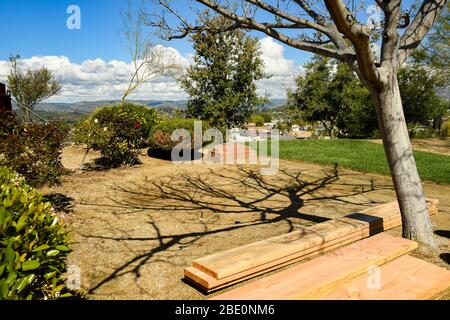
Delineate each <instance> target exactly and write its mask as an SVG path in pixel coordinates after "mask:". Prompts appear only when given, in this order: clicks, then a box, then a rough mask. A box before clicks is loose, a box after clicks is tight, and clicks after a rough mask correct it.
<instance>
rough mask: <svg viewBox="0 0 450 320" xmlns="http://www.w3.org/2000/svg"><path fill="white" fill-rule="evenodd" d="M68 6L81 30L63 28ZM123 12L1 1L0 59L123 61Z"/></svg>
mask: <svg viewBox="0 0 450 320" xmlns="http://www.w3.org/2000/svg"><path fill="white" fill-rule="evenodd" d="M134 2H135V3H138V1H134ZM174 3H175V4H176V3H177V2H176V1H174ZM179 3H180V2H179ZM69 5H78V6H79V7H80V9H81V21H82V24H81V30H69V29H67V28H66V20H67V18H68V17H69V14H67V13H66V9H67V7H68V6H69ZM126 8H127V1H126V0H2V1H1V2H0V21H2V23H1V24H2V25H3V27H2V28H1V29H0V39H2V41H1V47H0V49H1V50H0V60H6V59H8V57H9V56H10V55H11V54H20V55H21V56H23V57H25V58H26V57H31V56H35V55H64V56H67V57H69V58H70V59H71V61H73V62H77V63H80V62H82V61H84V60H86V59H93V58H97V57H98V58H102V59H104V60H112V59H119V60H125V61H126V60H129V57H128V55H127V52H126V50H125V48H124V44H123V42H122V40H121V35H120V30H121V16H120V11H123V10H124V9H126ZM169 45H170V46H172V47H174V48H176V49H178V50H179V51H180V52H182V53H189V52H192V49H191V46H190V44H189V43H188V42H187V41H185V40H176V41H172V42H170V43H169ZM285 55H286V57H287V58H289V59H294V60H295V61H296V62H298V63H302V62H304V61H305V59H306V58H307V57H309V55H308V54H307V53H304V52H300V51H298V50H296V49H293V48H286V51H285Z"/></svg>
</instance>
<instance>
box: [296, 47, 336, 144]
mask: <svg viewBox="0 0 450 320" xmlns="http://www.w3.org/2000/svg"><path fill="white" fill-rule="evenodd" d="M305 68H306V72H305V74H304V75H299V76H298V77H297V78H296V79H295V81H296V85H297V88H296V89H295V91H288V104H289V106H290V107H291V108H293V109H298V110H299V111H300V112H301V115H302V117H303V119H305V120H306V121H308V122H316V121H318V122H320V123H321V124H322V125H323V126H324V127H325V129H326V131H327V132H328V134H329V136H330V137H334V132H335V129H336V123H337V117H338V114H339V106H334V105H332V104H331V101H330V99H329V98H330V95H329V92H328V90H329V83H330V82H331V79H332V66H331V64H330V60H329V59H328V58H324V57H321V56H314V57H313V58H312V61H311V62H309V63H307V64H306V66H305Z"/></svg>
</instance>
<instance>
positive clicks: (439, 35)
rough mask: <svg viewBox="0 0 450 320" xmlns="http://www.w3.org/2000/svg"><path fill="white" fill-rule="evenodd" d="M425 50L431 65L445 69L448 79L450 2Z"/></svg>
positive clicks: (430, 35)
mask: <svg viewBox="0 0 450 320" xmlns="http://www.w3.org/2000/svg"><path fill="white" fill-rule="evenodd" d="M424 48H425V50H426V51H427V57H428V61H429V62H430V64H431V65H432V66H434V67H437V68H443V69H444V72H446V74H447V76H446V77H447V79H448V76H449V74H448V73H449V70H448V66H449V63H450V2H447V4H446V6H445V8H444V9H443V11H442V13H441V14H440V15H439V16H438V17H437V19H436V21H435V22H434V24H433V27H432V29H431V31H430V33H429V36H428V38H427V41H426V44H425V45H424Z"/></svg>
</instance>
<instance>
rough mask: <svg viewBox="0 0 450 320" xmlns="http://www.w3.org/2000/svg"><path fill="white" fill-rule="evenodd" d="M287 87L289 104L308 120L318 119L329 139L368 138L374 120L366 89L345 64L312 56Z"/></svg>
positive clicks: (314, 120) (372, 129) (374, 123)
mask: <svg viewBox="0 0 450 320" xmlns="http://www.w3.org/2000/svg"><path fill="white" fill-rule="evenodd" d="M296 85H297V87H296V88H295V90H288V105H289V107H290V108H291V109H294V110H297V111H299V114H300V116H301V117H302V118H303V120H305V121H307V122H319V123H321V124H322V126H323V127H324V128H325V130H326V132H327V134H328V136H329V137H330V138H332V139H333V138H335V137H336V136H337V135H340V136H346V137H367V136H370V134H371V133H372V132H373V131H374V129H375V128H376V124H377V120H376V115H375V111H374V109H373V105H372V103H371V101H370V94H369V91H368V90H367V89H366V88H364V87H363V86H362V85H361V84H360V83H359V81H358V79H357V77H356V75H355V74H354V72H353V71H352V70H351V69H350V68H349V67H348V65H346V64H344V63H339V62H338V63H336V61H331V60H330V59H329V58H326V57H322V56H314V57H313V58H312V60H311V61H310V62H309V63H307V64H306V65H305V73H304V74H301V75H299V76H298V77H297V78H296Z"/></svg>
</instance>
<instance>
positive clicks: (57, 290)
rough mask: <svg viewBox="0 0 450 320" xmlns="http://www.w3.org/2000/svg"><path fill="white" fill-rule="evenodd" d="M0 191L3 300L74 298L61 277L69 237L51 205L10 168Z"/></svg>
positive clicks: (1, 172) (1, 171) (1, 177)
mask: <svg viewBox="0 0 450 320" xmlns="http://www.w3.org/2000/svg"><path fill="white" fill-rule="evenodd" d="M0 187H1V189H0V300H4V299H7V300H17V299H54V298H58V297H67V296H70V295H71V294H70V292H69V291H68V289H67V288H66V284H65V280H64V279H63V278H62V277H61V275H62V273H63V272H65V269H66V265H65V259H66V256H67V254H68V252H69V248H68V247H67V242H68V236H67V233H66V231H65V230H64V228H63V226H62V225H61V224H60V223H59V222H58V219H57V217H56V216H55V215H54V214H52V213H51V212H50V208H51V204H50V203H49V202H44V200H43V198H42V195H41V194H40V193H39V192H38V191H36V190H35V189H33V188H31V187H30V186H28V185H27V184H26V183H25V181H24V179H23V178H21V177H20V176H19V175H17V174H15V173H12V171H10V170H9V169H7V168H6V167H1V168H0Z"/></svg>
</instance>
